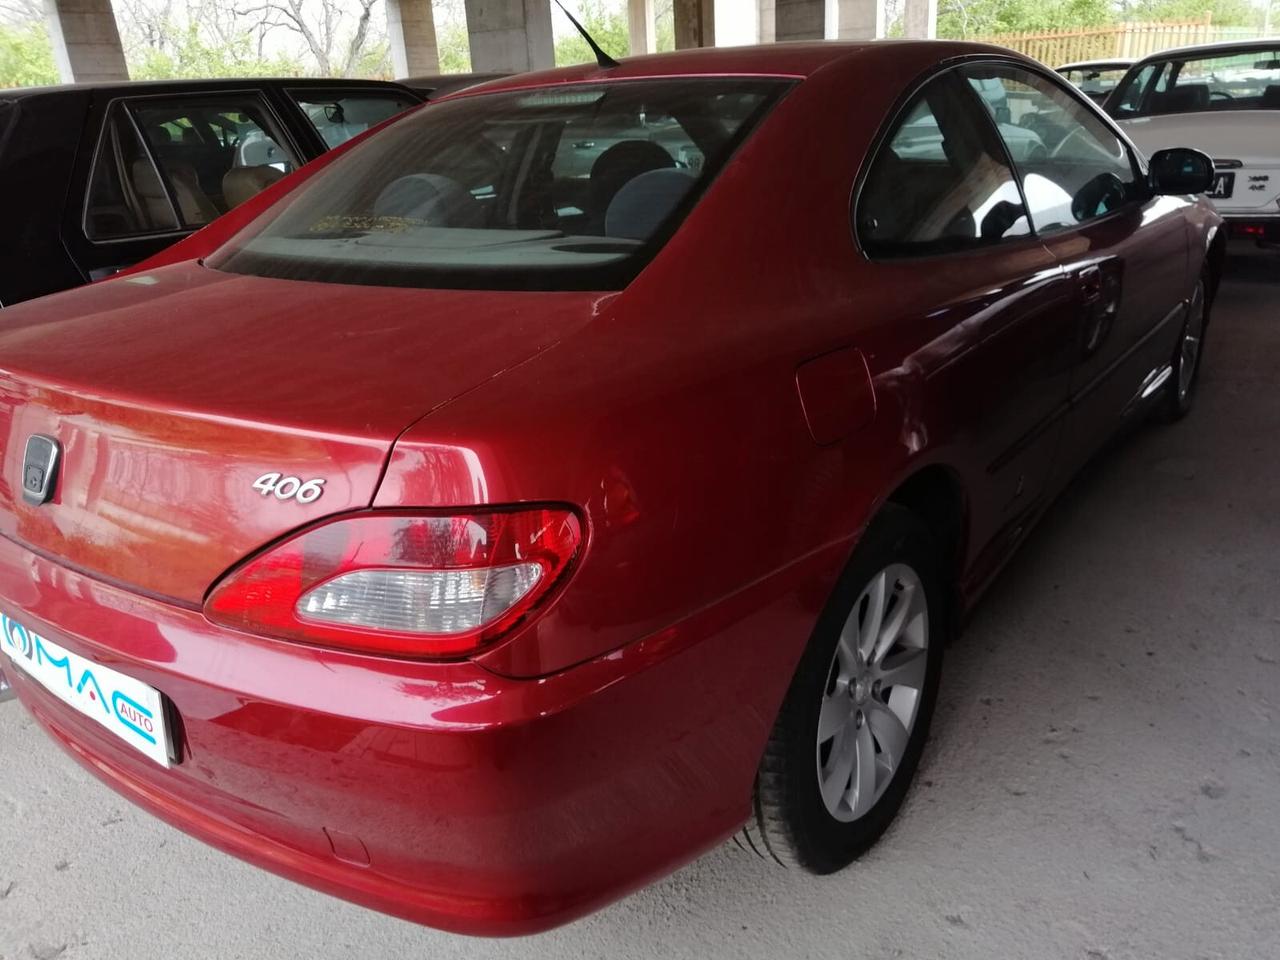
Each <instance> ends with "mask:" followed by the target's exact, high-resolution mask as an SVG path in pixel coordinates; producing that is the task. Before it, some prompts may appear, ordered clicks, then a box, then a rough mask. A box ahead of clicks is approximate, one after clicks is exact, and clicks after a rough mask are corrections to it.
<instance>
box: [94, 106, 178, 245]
mask: <svg viewBox="0 0 1280 960" xmlns="http://www.w3.org/2000/svg"><path fill="white" fill-rule="evenodd" d="M179 229H181V227H180V225H179V223H178V217H177V214H176V213H175V212H174V209H173V204H172V202H171V201H170V199H169V194H168V192H167V191H166V190H165V186H164V183H163V182H162V181H161V179H160V174H159V172H158V171H157V170H156V166H155V163H154V161H153V160H152V158H151V155H150V154H149V153H147V151H146V149H145V148H144V147H143V145H142V138H141V137H140V136H139V134H138V130H137V128H136V127H135V126H134V125H133V122H132V120H131V119H130V118H129V115H128V114H127V113H126V112H125V109H124V105H123V104H121V103H116V104H115V105H114V106H112V108H111V110H110V112H109V113H108V115H107V120H106V123H105V124H104V125H103V128H102V135H101V136H100V137H99V139H98V151H97V153H96V154H95V155H94V158H93V172H92V173H91V174H90V178H89V193H88V196H87V198H86V203H85V217H84V230H85V235H86V236H87V237H88V238H89V239H90V240H115V239H123V238H126V237H132V236H140V235H146V234H151V233H166V232H170V231H174V230H179Z"/></svg>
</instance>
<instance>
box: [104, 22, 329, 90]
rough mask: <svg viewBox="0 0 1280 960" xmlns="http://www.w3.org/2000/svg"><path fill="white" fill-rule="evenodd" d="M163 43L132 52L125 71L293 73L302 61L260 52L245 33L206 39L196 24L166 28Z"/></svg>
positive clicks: (190, 75) (155, 74) (162, 76)
mask: <svg viewBox="0 0 1280 960" xmlns="http://www.w3.org/2000/svg"><path fill="white" fill-rule="evenodd" d="M165 37H166V40H165V43H164V45H163V47H161V46H147V47H143V48H141V49H139V50H136V51H135V52H134V55H133V56H131V57H130V58H129V59H130V63H129V75H130V76H131V77H132V78H133V79H135V80H168V79H171V78H183V79H199V78H204V77H264V76H266V77H297V76H302V75H303V73H304V72H305V71H304V68H303V64H302V63H301V62H300V61H299V60H298V59H296V58H290V57H288V56H285V55H283V54H278V55H276V56H275V57H273V58H270V59H268V58H266V57H263V56H261V55H260V54H259V53H258V51H257V50H255V49H254V47H253V44H252V40H251V38H250V37H249V35H248V34H244V35H242V36H240V37H234V38H231V39H230V40H228V41H226V42H223V43H210V42H208V41H207V40H206V39H205V37H204V36H203V35H202V31H201V30H200V28H199V27H198V26H197V25H196V24H188V25H187V26H186V27H185V28H181V29H173V30H167V31H166V33H165Z"/></svg>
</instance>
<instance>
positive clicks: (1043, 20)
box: [938, 0, 1115, 38]
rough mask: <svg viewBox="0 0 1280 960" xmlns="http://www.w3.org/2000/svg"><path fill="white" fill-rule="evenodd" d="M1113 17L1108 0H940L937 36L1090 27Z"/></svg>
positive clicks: (973, 35) (1112, 10)
mask: <svg viewBox="0 0 1280 960" xmlns="http://www.w3.org/2000/svg"><path fill="white" fill-rule="evenodd" d="M1114 17H1115V11H1114V7H1113V5H1112V0H941V2H940V3H939V4H938V36H940V37H957V38H965V37H983V36H989V35H991V34H997V33H1016V32H1023V31H1033V30H1053V29H1056V28H1059V27H1092V26H1101V25H1102V24H1105V23H1109V22H1111V21H1112V20H1113V19H1114Z"/></svg>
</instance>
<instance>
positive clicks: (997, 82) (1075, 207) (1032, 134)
mask: <svg viewBox="0 0 1280 960" xmlns="http://www.w3.org/2000/svg"><path fill="white" fill-rule="evenodd" d="M964 72H965V75H966V77H967V78H968V80H969V84H970V86H972V87H973V89H974V91H975V92H976V93H977V94H978V97H979V99H980V100H981V101H982V103H984V104H985V105H986V108H987V110H988V112H989V113H990V114H991V116H992V118H993V119H994V120H995V121H996V124H997V126H998V127H999V130H1000V136H1001V137H1002V138H1003V139H1004V142H1005V146H1006V147H1007V148H1008V150H1009V155H1010V156H1011V157H1012V158H1013V162H1014V164H1015V165H1016V166H1017V168H1018V173H1019V175H1020V176H1021V177H1022V190H1023V193H1024V194H1025V195H1026V198H1027V205H1028V206H1029V207H1030V208H1031V223H1032V225H1033V226H1034V227H1035V229H1036V230H1037V231H1039V232H1041V233H1051V232H1053V231H1055V230H1063V229H1067V228H1070V227H1073V226H1075V225H1076V224H1078V223H1082V222H1084V221H1086V220H1092V219H1093V218H1095V217H1100V216H1103V215H1104V214H1107V213H1110V212H1111V211H1112V210H1115V209H1117V208H1118V207H1121V206H1123V205H1124V204H1126V203H1129V202H1130V201H1132V200H1135V199H1139V198H1140V197H1141V196H1142V195H1143V191H1142V189H1141V185H1140V183H1139V179H1138V174H1137V170H1136V169H1135V167H1134V164H1133V160H1132V158H1131V157H1130V155H1129V151H1128V149H1127V148H1126V147H1125V145H1124V144H1123V143H1122V142H1121V141H1120V138H1119V137H1117V136H1116V135H1115V134H1114V133H1112V132H1111V131H1110V130H1109V129H1108V128H1107V126H1106V124H1104V123H1103V122H1102V121H1101V120H1100V119H1098V117H1097V116H1095V115H1094V114H1093V113H1092V111H1090V110H1089V109H1088V108H1087V107H1085V106H1084V104H1082V103H1080V102H1078V101H1077V100H1076V99H1075V97H1074V96H1072V95H1071V94H1069V93H1068V92H1067V91H1066V90H1065V89H1063V88H1062V87H1060V86H1058V84H1057V83H1056V82H1055V81H1052V80H1049V79H1047V78H1045V77H1041V76H1039V75H1037V74H1034V73H1031V72H1029V71H1026V70H1021V69H1019V68H1017V67H1006V66H1000V65H982V66H977V67H968V68H966V69H965V71H964Z"/></svg>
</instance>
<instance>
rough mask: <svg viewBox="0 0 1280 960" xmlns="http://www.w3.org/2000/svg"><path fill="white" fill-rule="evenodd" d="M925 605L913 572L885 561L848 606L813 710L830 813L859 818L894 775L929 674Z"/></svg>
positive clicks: (820, 780) (848, 819)
mask: <svg viewBox="0 0 1280 960" xmlns="http://www.w3.org/2000/svg"><path fill="white" fill-rule="evenodd" d="M928 650H929V607H928V602H927V598H926V596H925V590H924V586H923V584H922V583H921V581H920V577H919V576H918V575H917V574H916V572H915V570H913V569H912V568H911V567H910V566H908V565H906V564H902V563H895V564H891V565H890V566H888V567H885V568H884V569H883V570H881V571H880V572H879V573H878V574H876V575H875V576H874V577H872V578H871V580H870V582H869V583H868V584H867V586H866V587H865V588H864V589H863V591H862V593H861V595H860V596H859V597H858V601H857V602H856V603H855V604H854V605H853V609H852V610H851V611H850V613H849V617H848V619H847V620H846V621H845V625H844V628H843V629H842V630H841V632H840V640H839V643H837V644H836V650H835V654H834V655H833V656H832V658H831V667H830V671H829V673H828V677H827V683H826V688H825V691H824V693H823V698H822V707H821V709H820V711H819V714H818V737H817V740H818V742H817V775H818V787H819V791H820V792H821V794H822V801H823V804H824V805H825V806H826V808H827V812H828V813H830V814H831V816H832V817H834V818H835V819H837V820H839V821H841V822H845V823H848V822H851V821H854V820H857V819H859V818H860V817H862V816H864V815H865V814H866V813H867V812H868V811H869V810H871V808H872V807H874V806H875V804H876V801H877V800H879V799H880V797H881V795H882V794H883V793H884V791H885V789H886V788H887V787H888V786H889V783H890V782H891V781H892V780H893V778H894V775H895V774H896V773H897V771H898V768H899V766H900V764H901V762H902V758H903V754H904V753H905V751H906V749H907V744H908V742H909V741H910V739H911V731H912V728H913V727H914V726H915V721H916V714H917V712H918V708H919V704H920V697H921V693H922V691H923V690H924V685H925V676H926V674H927V671H928V662H929V657H928Z"/></svg>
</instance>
